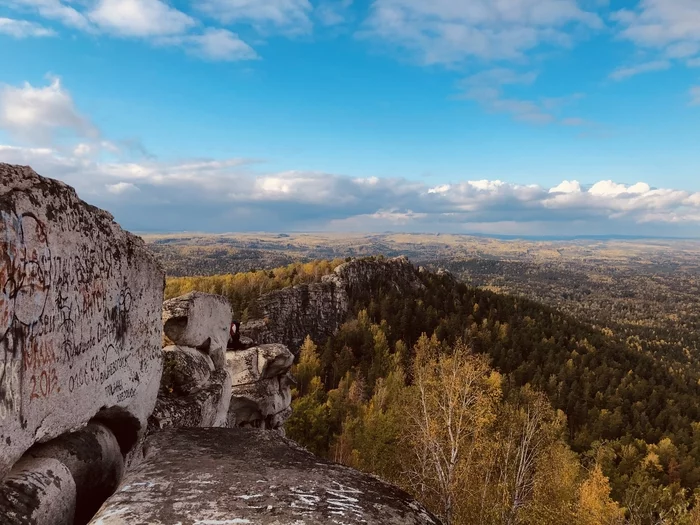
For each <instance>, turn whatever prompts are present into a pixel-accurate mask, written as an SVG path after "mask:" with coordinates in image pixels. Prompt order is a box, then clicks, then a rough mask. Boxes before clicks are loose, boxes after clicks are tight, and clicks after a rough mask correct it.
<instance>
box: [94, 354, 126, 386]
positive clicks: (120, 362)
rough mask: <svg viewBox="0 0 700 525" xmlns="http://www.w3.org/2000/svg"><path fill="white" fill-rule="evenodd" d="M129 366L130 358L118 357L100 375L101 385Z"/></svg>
mask: <svg viewBox="0 0 700 525" xmlns="http://www.w3.org/2000/svg"><path fill="white" fill-rule="evenodd" d="M128 364H129V357H128V356H125V357H118V358H117V359H115V360H114V361H112V362H111V363H110V364H108V365H107V368H106V369H105V370H104V371H103V372H101V373H100V383H104V382H105V381H107V380H108V379H109V378H110V377H112V376H113V375H114V374H116V373H117V372H118V371H119V370H122V369H123V368H126V366H127V365H128Z"/></svg>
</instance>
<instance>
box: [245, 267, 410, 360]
mask: <svg viewBox="0 0 700 525" xmlns="http://www.w3.org/2000/svg"><path fill="white" fill-rule="evenodd" d="M421 286H423V284H422V283H421V281H420V277H419V274H418V270H417V269H416V268H415V267H414V266H413V265H412V264H411V263H410V261H409V260H408V259H407V258H406V257H396V258H394V259H354V260H352V261H349V262H346V263H343V264H341V265H340V266H338V267H337V268H336V269H335V270H334V271H333V273H332V274H330V275H326V276H324V277H323V279H322V281H321V282H319V283H313V284H308V285H307V284H304V285H298V286H294V287H290V288H285V289H283V290H276V291H274V292H270V293H268V294H265V295H263V296H262V297H260V298H259V299H258V300H257V302H256V305H255V308H254V310H255V311H257V312H260V313H261V316H260V317H258V318H255V319H251V320H249V321H247V322H246V323H243V324H242V325H241V333H242V334H243V335H244V336H248V337H251V338H252V339H254V340H255V341H258V342H261V343H273V342H279V343H284V344H285V345H287V346H288V347H289V348H291V349H292V350H293V351H296V350H298V349H299V347H300V346H301V344H302V343H303V342H304V339H305V338H306V336H307V335H310V336H311V337H312V339H313V340H314V341H315V342H317V343H323V342H324V341H325V340H326V339H327V338H328V337H330V336H332V335H333V334H335V333H336V332H337V331H338V329H339V328H340V326H341V325H342V324H343V323H344V322H345V321H346V320H347V318H348V314H349V313H350V308H351V305H352V302H353V301H355V300H358V299H362V298H363V297H364V296H365V295H367V294H369V295H373V294H374V295H379V293H380V292H381V291H383V290H387V289H389V288H394V289H398V290H402V289H407V288H411V287H421Z"/></svg>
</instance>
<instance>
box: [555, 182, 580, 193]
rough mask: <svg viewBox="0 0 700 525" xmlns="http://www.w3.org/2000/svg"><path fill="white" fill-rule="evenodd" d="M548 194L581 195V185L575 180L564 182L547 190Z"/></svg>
mask: <svg viewBox="0 0 700 525" xmlns="http://www.w3.org/2000/svg"><path fill="white" fill-rule="evenodd" d="M549 193H581V184H580V183H579V182H578V181H577V180H572V181H568V180H565V181H563V182H562V183H561V184H558V185H557V186H554V187H553V188H549Z"/></svg>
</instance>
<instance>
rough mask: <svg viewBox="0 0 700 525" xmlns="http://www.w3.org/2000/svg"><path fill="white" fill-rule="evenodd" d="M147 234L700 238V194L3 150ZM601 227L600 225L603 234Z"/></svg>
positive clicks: (603, 184) (640, 186)
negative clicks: (471, 233) (379, 233)
mask: <svg viewBox="0 0 700 525" xmlns="http://www.w3.org/2000/svg"><path fill="white" fill-rule="evenodd" d="M0 160H2V161H6V162H14V163H21V164H30V165H32V166H33V167H34V168H35V169H36V170H37V171H39V173H42V174H43V175H47V176H52V177H55V178H59V179H62V180H64V181H66V182H67V183H68V184H71V185H73V186H75V187H76V188H77V189H78V192H79V194H80V195H81V196H82V197H83V198H85V199H86V200H88V201H89V202H91V203H93V204H96V205H99V206H102V207H104V208H106V209H108V210H109V211H110V212H112V213H113V214H114V215H115V216H116V218H117V220H119V221H120V222H122V223H123V224H124V225H125V226H126V227H128V228H131V229H133V230H137V231H144V230H160V231H165V230H167V231H173V230H205V231H235V230H241V231H244V230H248V231H250V230H321V229H324V230H328V229H336V230H345V231H347V230H352V229H355V230H370V231H383V230H386V229H394V230H405V231H445V232H448V231H451V232H469V231H481V232H484V233H518V234H549V233H556V232H560V233H567V234H575V233H577V234H588V233H592V232H594V231H601V232H608V233H620V234H639V233H644V232H652V231H653V232H654V233H656V234H659V233H665V234H667V235H680V234H684V233H685V234H691V235H692V234H693V232H695V234H697V231H698V226H700V192H697V193H692V192H688V191H682V190H677V189H670V188H652V187H651V186H650V185H648V184H646V183H643V182H640V183H636V184H623V183H619V182H616V181H612V180H603V181H599V182H597V183H595V184H593V185H583V184H581V183H580V182H578V181H563V182H562V183H560V184H557V185H553V186H552V187H543V186H540V185H534V184H533V185H524V184H513V183H509V182H505V181H499V180H487V179H484V180H467V181H461V182H455V183H449V184H437V185H435V184H433V185H426V184H424V183H422V182H416V181H409V180H405V179H385V178H354V177H348V176H340V175H334V174H329V173H317V172H306V171H286V172H280V173H268V172H264V170H261V165H259V164H256V163H253V162H252V161H250V160H248V159H225V160H190V161H181V162H162V161H155V160H146V161H143V162H100V161H99V160H96V159H94V158H91V157H85V156H83V157H79V156H77V155H72V154H70V155H69V154H65V153H64V154H61V153H60V152H58V151H56V150H53V149H51V148H21V147H12V146H0ZM595 228H598V230H595Z"/></svg>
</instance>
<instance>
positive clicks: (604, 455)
mask: <svg viewBox="0 0 700 525" xmlns="http://www.w3.org/2000/svg"><path fill="white" fill-rule="evenodd" d="M338 262H339V261H323V262H315V263H305V264H293V265H290V266H287V267H284V268H280V269H277V270H272V271H257V272H251V273H246V274H238V275H235V276H213V277H198V278H177V279H169V281H168V289H167V291H168V294H170V295H173V294H178V293H182V292H185V291H189V290H190V289H201V290H202V291H209V292H216V293H223V294H224V295H227V296H228V297H229V298H231V299H232V301H233V302H234V304H235V305H237V306H236V308H237V311H239V312H243V311H244V310H245V308H247V307H249V305H251V304H252V302H253V301H254V299H255V297H257V294H260V293H264V292H265V291H268V290H272V289H277V288H280V287H282V286H286V285H288V284H295V283H299V282H311V281H313V280H316V279H319V278H320V276H321V275H325V274H326V273H328V272H330V271H331V270H332V268H333V267H334V265H336V264H337V263H338ZM420 276H421V277H420V278H421V280H422V282H423V285H424V286H423V288H422V289H412V290H396V289H395V288H393V287H390V286H386V287H384V286H382V283H377V285H376V286H373V287H372V289H371V290H366V292H364V293H359V294H355V296H354V297H353V315H352V316H351V318H349V319H348V320H347V322H346V323H345V324H344V325H343V326H342V328H341V329H340V330H339V332H338V333H337V334H336V335H335V336H333V337H331V338H330V339H328V340H327V341H323V342H314V341H312V340H310V339H307V341H306V342H305V344H304V345H303V347H302V349H301V351H300V355H299V358H298V363H297V364H296V365H295V368H294V374H295V376H296V377H297V380H298V385H297V388H296V391H295V399H294V402H293V407H294V414H293V415H292V418H291V419H290V420H289V421H288V423H287V427H286V430H287V434H288V436H289V437H290V438H292V439H294V440H296V441H298V442H299V443H301V444H302V445H304V446H306V447H307V448H309V449H310V450H312V451H314V452H315V453H317V454H320V455H323V456H326V457H329V458H331V459H334V460H336V461H339V462H341V463H345V464H348V465H350V466H353V467H355V468H359V469H361V470H365V471H367V472H371V473H374V474H376V475H378V476H380V477H382V478H383V479H386V480H388V481H390V482H393V483H395V484H398V485H400V486H401V487H403V488H404V489H406V490H407V491H409V492H410V493H411V494H413V495H414V496H415V497H417V498H418V499H419V500H421V501H422V502H424V503H425V504H426V505H428V506H429V508H431V510H433V511H434V512H435V513H436V514H438V515H439V516H441V518H442V519H443V520H444V522H445V523H446V524H447V525H450V524H460V525H461V524H465V525H466V524H471V523H479V524H482V523H483V524H520V523H522V524H559V523H561V524H564V523H574V524H586V525H588V524H590V525H593V524H634V525H637V524H639V525H652V524H694V523H700V504H696V503H697V502H696V500H697V498H698V495H700V490H698V489H699V487H700V368H698V366H697V365H696V364H695V362H696V360H695V359H690V358H689V357H690V356H688V355H686V353H684V352H683V351H682V350H681V349H676V352H670V353H665V352H659V351H658V346H657V341H656V339H654V338H651V337H649V336H648V334H646V333H645V332H644V330H640V331H639V332H638V333H632V332H631V331H630V330H629V329H625V330H624V331H621V332H619V333H618V332H617V331H616V329H615V324H614V323H611V324H610V326H612V327H613V328H610V327H608V326H600V325H594V324H591V323H589V322H586V321H584V320H581V319H580V318H576V317H573V316H572V315H571V314H570V313H565V312H563V311H561V310H558V309H555V308H552V307H549V306H545V305H543V304H541V303H538V302H535V301H532V300H529V299H526V298H523V297H515V296H511V295H506V294H500V293H495V292H492V291H489V290H485V289H482V288H477V287H472V286H469V285H467V284H465V283H463V282H459V281H457V280H455V279H454V278H453V277H452V276H451V275H449V274H441V275H438V274H435V273H431V272H421V273H420ZM317 343H318V344H317Z"/></svg>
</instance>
